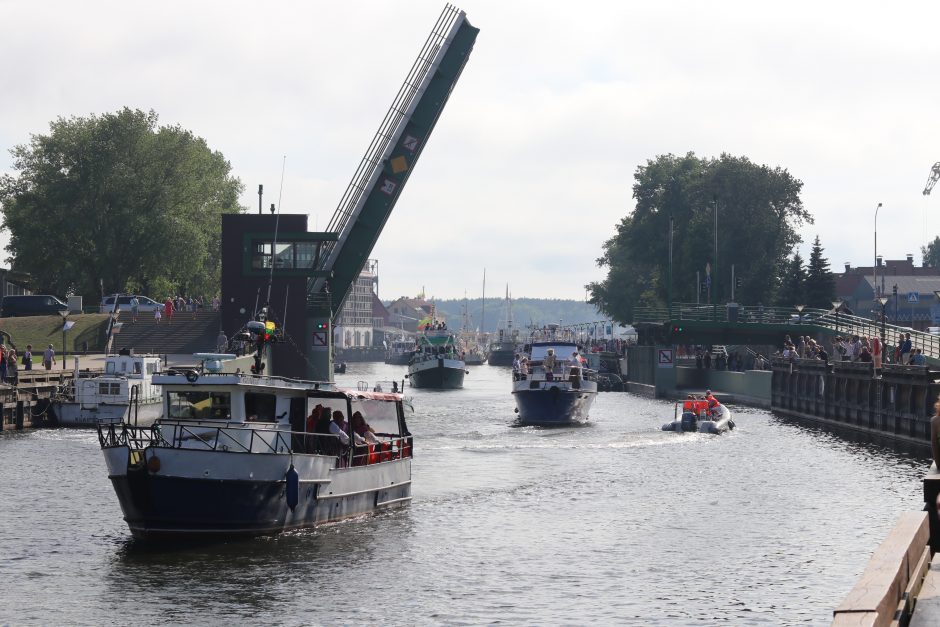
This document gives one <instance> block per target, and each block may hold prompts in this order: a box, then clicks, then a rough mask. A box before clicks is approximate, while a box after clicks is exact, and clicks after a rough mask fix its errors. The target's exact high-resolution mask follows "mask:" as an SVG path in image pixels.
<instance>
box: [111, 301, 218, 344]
mask: <svg viewBox="0 0 940 627" xmlns="http://www.w3.org/2000/svg"><path fill="white" fill-rule="evenodd" d="M220 319H221V316H220V314H219V312H217V311H211V310H210V311H198V312H196V315H195V317H193V314H192V312H187V311H184V312H179V313H175V314H173V320H172V321H170V320H167V318H166V316H164V317H163V319H162V320H160V322H159V323H157V322H156V321H155V320H154V318H153V314H152V313H141V314H140V315H139V316H138V317H137V322H133V320H132V317H131V314H130V312H121V313H120V314H118V322H120V323H122V324H121V327H120V330H119V331H118V332H117V333H115V334H114V341H113V343H112V346H111V352H112V353H116V352H118V351H119V350H121V349H122V348H133V349H134V351H135V352H136V353H156V354H171V355H173V354H188V353H199V352H214V351H215V348H216V347H215V341H216V337H218V335H219V325H220V324H221V320H220Z"/></svg>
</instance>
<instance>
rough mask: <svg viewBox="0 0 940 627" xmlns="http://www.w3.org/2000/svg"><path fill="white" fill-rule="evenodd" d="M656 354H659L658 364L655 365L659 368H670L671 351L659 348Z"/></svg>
mask: <svg viewBox="0 0 940 627" xmlns="http://www.w3.org/2000/svg"><path fill="white" fill-rule="evenodd" d="M657 352H658V353H659V363H658V364H657V365H658V366H659V367H660V368H672V349H671V348H661V349H659V350H658V351H657Z"/></svg>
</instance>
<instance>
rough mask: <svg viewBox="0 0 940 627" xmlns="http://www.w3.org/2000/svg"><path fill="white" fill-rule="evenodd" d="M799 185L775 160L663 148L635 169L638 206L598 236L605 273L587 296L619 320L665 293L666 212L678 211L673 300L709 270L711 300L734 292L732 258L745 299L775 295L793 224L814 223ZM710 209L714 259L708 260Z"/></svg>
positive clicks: (691, 295) (690, 292) (688, 294)
mask: <svg viewBox="0 0 940 627" xmlns="http://www.w3.org/2000/svg"><path fill="white" fill-rule="evenodd" d="M802 186H803V183H802V182H801V181H799V180H797V179H795V178H793V177H792V176H791V175H790V174H789V173H788V172H787V171H786V170H783V169H781V168H779V167H777V168H771V167H769V166H766V165H756V164H754V163H752V162H751V161H750V160H748V159H747V158H746V157H733V156H731V155H727V154H723V155H721V157H720V158H718V159H702V158H699V157H697V156H695V154H694V153H688V154H686V155H685V156H683V157H676V156H674V155H664V156H660V157H657V158H656V159H655V160H650V161H648V162H647V163H646V165H644V166H640V167H639V168H637V171H636V174H635V175H634V185H633V198H634V199H635V200H636V208H635V209H634V211H633V212H632V213H631V214H629V215H627V216H625V217H624V218H623V219H622V220H621V221H620V223H619V224H618V225H617V227H616V232H615V234H614V235H613V237H611V238H610V239H609V240H607V241H606V242H605V243H604V246H603V254H602V256H601V257H600V258H599V259H598V260H597V263H598V265H599V266H601V267H606V268H607V272H608V273H607V277H606V278H605V279H604V280H603V281H600V282H595V283H591V284H589V285H588V286H587V288H588V290H589V292H590V301H591V302H592V303H594V304H595V305H597V307H598V308H599V309H600V310H601V311H603V312H604V313H605V314H607V315H609V316H611V317H612V318H614V319H615V320H617V321H618V322H630V321H631V320H632V318H633V309H634V307H636V306H638V305H640V306H642V305H665V304H666V303H667V301H668V300H669V291H670V290H669V219H670V217H672V218H673V219H674V224H675V227H674V238H673V271H672V275H673V286H672V292H673V300H674V301H675V302H680V301H685V302H690V301H695V296H696V294H695V291H696V289H697V286H696V285H695V283H696V280H695V276H696V272H698V273H699V276H700V279H701V280H703V281H704V280H705V267H706V264H710V266H711V270H712V281H713V283H712V300H713V302H722V301H723V300H724V299H726V298H730V296H731V265H732V264H734V265H735V269H736V274H737V276H738V277H740V278H741V287H740V288H739V289H738V290H737V292H736V294H735V297H736V298H737V299H738V301H739V302H741V303H744V304H749V303H750V304H756V303H758V302H772V300H773V296H774V295H775V293H774V292H775V289H776V285H777V283H778V281H779V279H780V278H781V277H782V276H783V274H784V271H785V267H786V262H787V256H788V254H789V252H790V251H791V250H793V248H794V246H795V245H796V244H797V243H799V242H800V237H799V233H798V231H797V227H798V226H800V225H802V223H803V222H808V223H812V221H813V220H812V216H810V214H809V213H808V212H807V211H806V210H805V209H804V208H803V204H802V202H801V201H800V197H799V193H800V190H801V189H802ZM715 211H717V212H718V259H717V260H716V259H715V258H714V241H715V240H714V238H715V227H714V224H715Z"/></svg>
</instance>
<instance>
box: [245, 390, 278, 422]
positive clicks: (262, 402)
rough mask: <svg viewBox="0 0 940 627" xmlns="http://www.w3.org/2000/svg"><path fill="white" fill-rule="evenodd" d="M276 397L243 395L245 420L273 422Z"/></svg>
mask: <svg viewBox="0 0 940 627" xmlns="http://www.w3.org/2000/svg"><path fill="white" fill-rule="evenodd" d="M276 406H277V396H275V395H274V394H258V393H256V392H246V393H245V420H249V421H252V422H275V415H274V410H275V409H276Z"/></svg>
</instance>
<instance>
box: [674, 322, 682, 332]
mask: <svg viewBox="0 0 940 627" xmlns="http://www.w3.org/2000/svg"><path fill="white" fill-rule="evenodd" d="M672 332H673V333H682V326H681V325H678V324H675V325H673V326H672Z"/></svg>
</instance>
